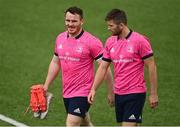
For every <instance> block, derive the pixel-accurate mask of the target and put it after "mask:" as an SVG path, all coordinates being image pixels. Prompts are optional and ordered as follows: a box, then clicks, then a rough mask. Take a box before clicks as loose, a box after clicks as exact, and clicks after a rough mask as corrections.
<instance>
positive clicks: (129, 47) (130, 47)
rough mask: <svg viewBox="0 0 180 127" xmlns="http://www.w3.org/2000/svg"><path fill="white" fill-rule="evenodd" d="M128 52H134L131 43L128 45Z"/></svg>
mask: <svg viewBox="0 0 180 127" xmlns="http://www.w3.org/2000/svg"><path fill="white" fill-rule="evenodd" d="M127 52H130V53H134V49H133V47H132V46H130V45H129V46H128V47H127Z"/></svg>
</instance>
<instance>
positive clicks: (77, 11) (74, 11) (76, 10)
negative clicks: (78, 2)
mask: <svg viewBox="0 0 180 127" xmlns="http://www.w3.org/2000/svg"><path fill="white" fill-rule="evenodd" d="M67 12H70V13H71V14H78V15H79V16H80V17H81V18H83V11H82V9H80V8H78V7H76V6H73V7H70V8H68V9H67V10H66V11H65V14H66V13H67Z"/></svg>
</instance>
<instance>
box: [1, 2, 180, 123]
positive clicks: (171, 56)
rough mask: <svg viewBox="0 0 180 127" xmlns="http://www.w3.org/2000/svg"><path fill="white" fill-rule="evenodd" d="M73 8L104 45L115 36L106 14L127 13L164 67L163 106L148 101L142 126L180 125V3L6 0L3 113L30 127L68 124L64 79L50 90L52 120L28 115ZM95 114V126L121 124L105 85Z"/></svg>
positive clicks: (3, 5) (161, 73) (161, 77)
mask: <svg viewBox="0 0 180 127" xmlns="http://www.w3.org/2000/svg"><path fill="white" fill-rule="evenodd" d="M72 5H77V6H79V7H81V8H82V9H83V10H84V13H85V25H84V28H85V30H87V31H89V32H91V33H93V34H94V35H96V36H98V37H99V38H100V39H101V40H102V41H103V42H104V41H105V40H106V38H107V37H108V36H109V35H110V33H109V32H108V31H107V27H106V24H105V22H104V17H105V15H106V13H107V12H108V11H109V10H110V9H111V8H122V9H124V10H125V11H126V12H127V15H128V22H129V26H130V28H131V29H133V30H135V31H138V32H140V33H142V34H146V35H147V36H148V37H149V38H150V39H151V43H152V47H153V49H154V53H155V58H156V62H157V67H158V76H159V78H158V82H159V100H160V102H159V107H158V108H157V109H155V110H152V109H150V108H149V106H148V102H146V104H145V108H144V115H143V119H144V121H143V124H142V125H144V126H149V125H153V126H154V125H158V126H163V125H166V126H171V125H174V126H178V125H180V115H179V114H180V102H179V100H180V96H179V93H180V92H179V82H180V78H179V72H180V67H179V65H180V60H179V55H180V50H179V48H180V43H179V34H180V29H179V28H180V16H179V14H178V10H179V5H180V1H179V0H149V1H144V0H126V1H125V0H124V1H122V0H111V1H109V0H99V1H98V0H84V1H83V0H69V1H65V0H64V1H63V0H26V1H25V0H0V102H1V104H0V114H3V115H6V116H8V117H11V118H13V119H15V120H18V121H20V122H23V123H25V124H27V125H30V126H34V125H36V126H50V125H56V126H60V125H65V118H66V113H65V111H64V105H63V101H62V97H61V85H60V81H61V78H57V79H56V80H55V82H54V83H53V86H52V87H51V88H50V91H51V92H53V93H54V96H55V97H54V99H53V103H52V105H51V107H50V111H49V114H48V118H47V119H45V120H39V119H35V118H32V113H28V114H27V115H26V116H24V115H23V113H24V111H25V109H26V108H27V106H28V105H29V87H30V86H31V85H32V84H35V83H43V82H44V80H45V77H46V73H47V69H48V65H49V62H50V60H51V57H52V55H53V48H54V41H55V38H56V36H57V35H58V34H59V33H60V32H62V31H63V30H64V14H63V12H64V10H65V9H66V8H68V7H69V6H72ZM178 47H179V48H178ZM59 77H60V76H59ZM146 77H147V75H146ZM147 100H148V98H147ZM90 114H91V119H92V121H93V123H94V125H105V126H106V125H111V126H115V125H118V124H117V123H116V121H115V114H114V108H110V107H108V105H107V100H106V89H105V84H104V85H102V87H100V89H99V90H98V94H97V96H96V100H95V104H94V105H93V106H92V107H91V109H90ZM0 125H1V126H6V125H8V124H7V123H5V122H3V121H0Z"/></svg>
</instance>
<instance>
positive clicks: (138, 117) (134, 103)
mask: <svg viewBox="0 0 180 127" xmlns="http://www.w3.org/2000/svg"><path fill="white" fill-rule="evenodd" d="M145 98H146V93H135V94H127V95H117V94H115V111H116V120H117V122H136V123H141V122H142V111H143V107H144V102H145Z"/></svg>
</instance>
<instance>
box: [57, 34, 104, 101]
mask: <svg viewBox="0 0 180 127" xmlns="http://www.w3.org/2000/svg"><path fill="white" fill-rule="evenodd" d="M102 53H103V45H102V42H101V41H100V40H99V39H97V38H95V37H94V36H93V35H91V34H90V33H88V32H86V31H82V32H81V33H80V34H79V35H78V36H76V37H75V38H71V37H68V33H67V32H63V33H61V34H59V36H58V37H57V39H56V45H55V55H57V56H58V57H59V59H60V65H61V70H62V84H63V97H64V98H70V97H77V96H78V97H79V96H81V97H82V96H85V97H86V96H88V94H89V91H90V89H91V86H92V84H93V79H94V63H93V62H94V60H97V59H99V58H102Z"/></svg>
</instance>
